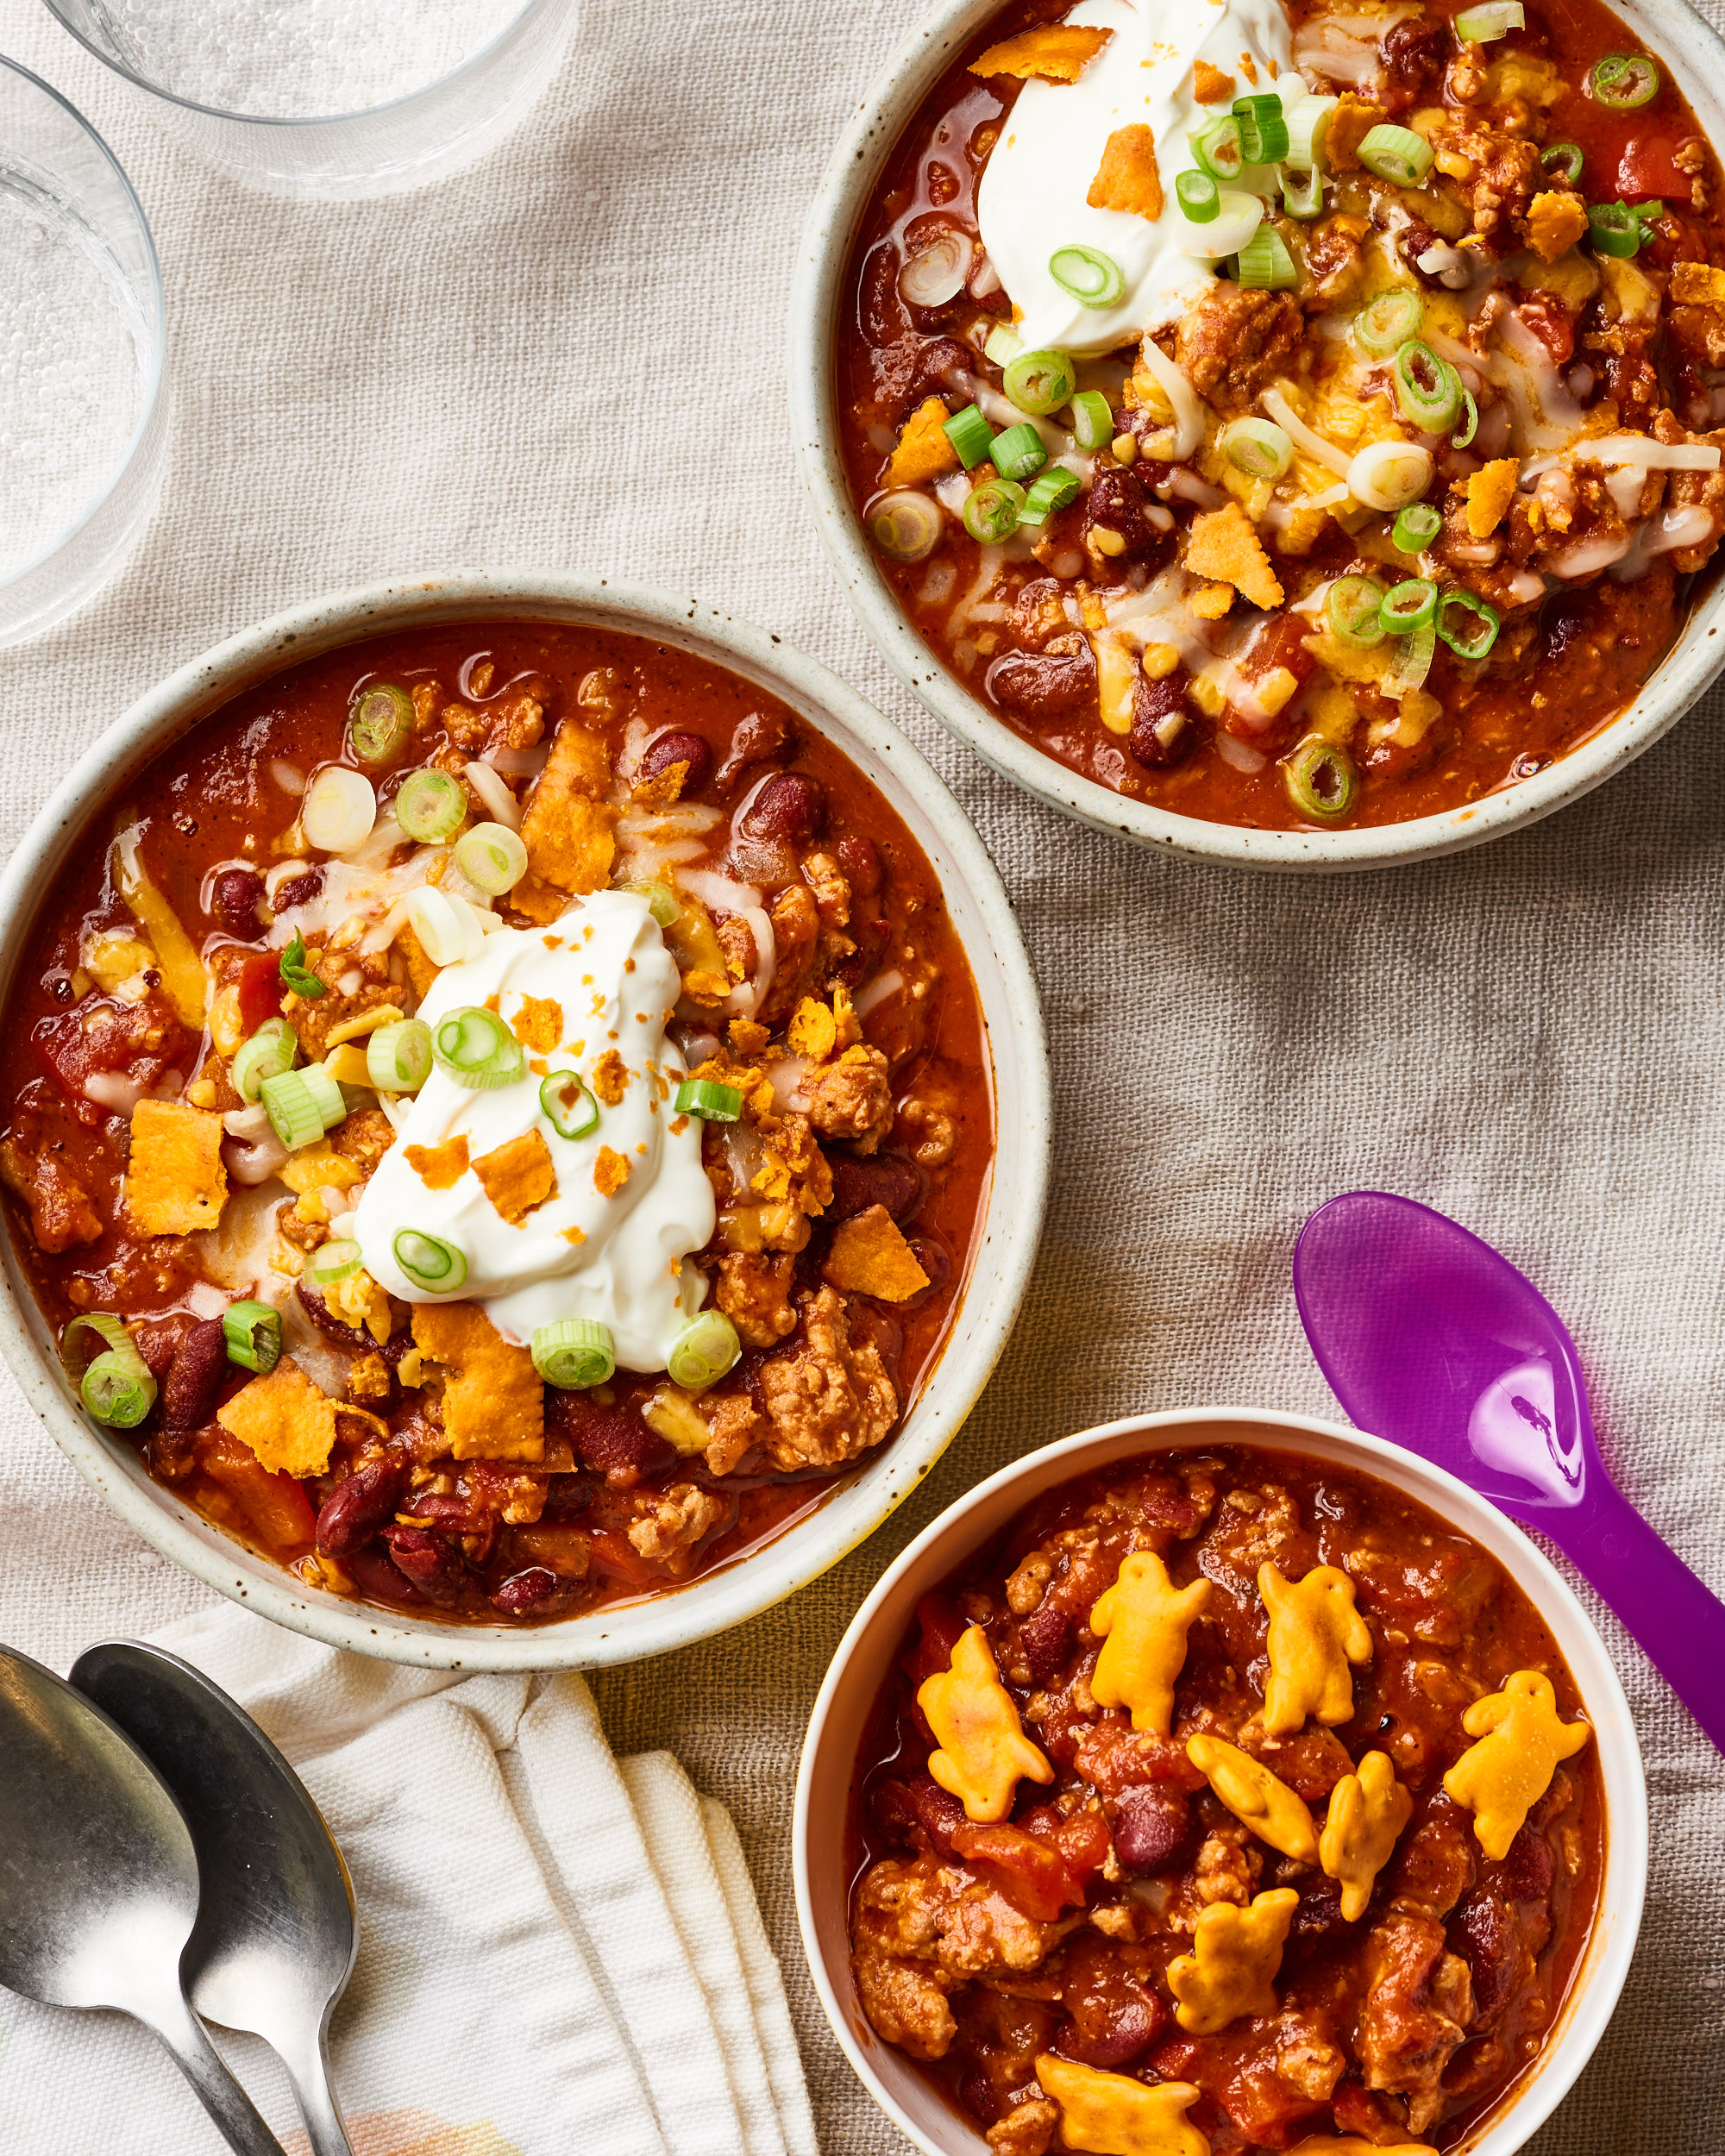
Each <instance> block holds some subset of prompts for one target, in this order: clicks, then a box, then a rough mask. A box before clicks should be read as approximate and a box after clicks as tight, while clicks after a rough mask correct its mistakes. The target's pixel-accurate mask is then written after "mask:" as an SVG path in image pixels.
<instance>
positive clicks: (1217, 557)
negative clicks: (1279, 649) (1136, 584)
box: [1186, 502, 1284, 608]
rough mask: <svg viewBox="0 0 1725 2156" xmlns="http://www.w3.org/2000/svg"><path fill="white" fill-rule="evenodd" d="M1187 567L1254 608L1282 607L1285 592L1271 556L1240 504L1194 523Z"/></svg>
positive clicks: (1189, 543) (1213, 512) (1198, 518)
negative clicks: (1231, 589)
mask: <svg viewBox="0 0 1725 2156" xmlns="http://www.w3.org/2000/svg"><path fill="white" fill-rule="evenodd" d="M1186 567H1187V568H1188V569H1189V570H1190V572H1191V573H1192V574H1193V575H1194V576H1211V577H1219V578H1220V580H1222V581H1223V582H1224V583H1225V584H1232V585H1233V587H1234V589H1235V590H1236V591H1237V592H1239V594H1240V595H1241V597H1242V598H1244V599H1250V600H1251V604H1252V605H1254V606H1262V607H1264V608H1269V607H1272V606H1280V605H1281V604H1282V602H1283V596H1284V594H1283V589H1282V586H1281V585H1280V584H1279V583H1278V582H1277V576H1276V572H1275V570H1274V569H1272V568H1271V567H1270V556H1269V555H1267V554H1266V553H1265V552H1264V546H1263V542H1261V541H1260V540H1259V538H1258V534H1257V533H1256V532H1255V531H1254V530H1252V528H1251V522H1250V520H1249V519H1248V517H1247V516H1246V513H1245V511H1244V510H1243V509H1242V508H1241V507H1240V505H1239V503H1238V502H1230V503H1229V504H1228V505H1227V507H1226V509H1213V510H1212V511H1210V512H1209V513H1208V515H1207V516H1203V517H1194V518H1193V519H1192V531H1191V536H1190V538H1189V541H1188V542H1187V547H1186Z"/></svg>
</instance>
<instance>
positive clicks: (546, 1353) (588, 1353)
mask: <svg viewBox="0 0 1725 2156" xmlns="http://www.w3.org/2000/svg"><path fill="white" fill-rule="evenodd" d="M533 1367H534V1369H536V1370H537V1371H538V1373H539V1375H540V1376H541V1377H543V1379H544V1381H545V1382H546V1383H547V1384H548V1385H555V1386H556V1387H557V1388H558V1389H559V1390H560V1391H561V1392H580V1391H585V1390H586V1388H587V1387H588V1386H590V1385H603V1384H604V1382H605V1380H606V1378H608V1377H609V1376H611V1375H612V1372H613V1371H614V1370H615V1369H616V1368H617V1348H616V1344H615V1343H614V1342H613V1341H612V1337H611V1328H610V1327H609V1326H603V1325H601V1324H600V1323H599V1320H598V1319H597V1318H558V1319H554V1321H553V1322H552V1323H551V1324H549V1325H542V1326H535V1327H534V1331H533Z"/></svg>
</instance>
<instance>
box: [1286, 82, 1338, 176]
mask: <svg viewBox="0 0 1725 2156" xmlns="http://www.w3.org/2000/svg"><path fill="white" fill-rule="evenodd" d="M1336 102H1337V101H1336V99H1335V98H1333V97H1311V96H1307V97H1302V98H1300V99H1299V100H1298V101H1297V103H1294V104H1292V105H1289V106H1288V107H1287V108H1286V109H1285V110H1284V113H1283V117H1284V118H1285V119H1286V120H1287V122H1288V147H1287V148H1286V149H1285V150H1284V151H1283V154H1282V157H1283V163H1284V164H1286V165H1291V166H1293V167H1294V169H1295V172H1315V171H1316V169H1317V167H1318V166H1319V165H1320V163H1321V162H1322V161H1323V155H1324V135H1325V133H1326V130H1327V128H1328V127H1329V124H1330V115H1331V114H1332V113H1333V111H1334V110H1335V109H1336Z"/></svg>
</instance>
